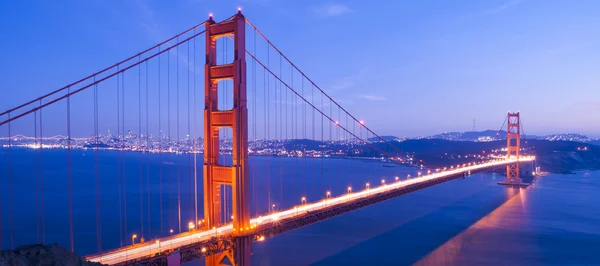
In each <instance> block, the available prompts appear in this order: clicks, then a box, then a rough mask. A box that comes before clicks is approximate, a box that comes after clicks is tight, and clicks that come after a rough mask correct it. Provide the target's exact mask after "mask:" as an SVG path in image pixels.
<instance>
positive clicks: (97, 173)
mask: <svg viewBox="0 0 600 266" xmlns="http://www.w3.org/2000/svg"><path fill="white" fill-rule="evenodd" d="M95 81H96V76H94V82H95ZM98 133H99V132H98V84H96V85H94V170H95V171H94V175H95V181H96V246H97V248H98V252H100V251H102V235H101V232H100V162H99V154H98V144H99V143H98Z"/></svg>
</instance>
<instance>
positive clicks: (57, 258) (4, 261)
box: [0, 244, 103, 266]
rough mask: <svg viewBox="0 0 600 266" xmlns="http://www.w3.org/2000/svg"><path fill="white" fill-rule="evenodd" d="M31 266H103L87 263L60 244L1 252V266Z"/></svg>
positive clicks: (23, 247) (32, 246)
mask: <svg viewBox="0 0 600 266" xmlns="http://www.w3.org/2000/svg"><path fill="white" fill-rule="evenodd" d="M29 265H43V266H46V265H47V266H88V265H89V266H92V265H94V266H100V265H103V264H100V263H96V262H89V261H86V260H84V259H83V258H81V257H79V256H77V254H75V253H73V252H71V251H69V250H67V249H66V248H63V247H61V246H59V245H58V244H50V245H46V246H44V245H39V244H37V245H28V246H21V247H18V248H17V249H15V250H5V251H0V266H29Z"/></svg>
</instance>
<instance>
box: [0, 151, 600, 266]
mask: <svg viewBox="0 0 600 266" xmlns="http://www.w3.org/2000/svg"><path fill="white" fill-rule="evenodd" d="M96 158H97V159H98V167H97V168H96V166H95V162H96ZM223 160H224V161H225V162H227V161H230V160H231V159H230V158H223ZM9 162H12V163H11V164H9ZM67 163H68V153H67V151H66V150H43V151H41V154H40V151H39V150H38V151H35V150H30V149H18V148H13V149H12V151H11V152H10V153H9V152H8V150H7V149H0V177H1V179H0V198H1V200H2V203H1V204H2V205H1V206H2V210H1V213H2V217H1V221H2V243H1V245H2V248H4V249H8V248H11V237H10V231H9V228H10V220H9V189H8V186H9V177H10V176H12V178H13V190H12V192H13V206H14V209H13V224H14V229H15V230H14V231H15V238H14V239H15V243H14V245H15V246H19V245H24V244H31V243H36V242H37V238H38V231H40V234H39V235H40V236H39V237H40V240H45V242H46V243H59V244H61V245H63V246H65V247H69V237H68V236H69V222H68V221H69V220H68V217H69V213H68V211H69V210H68V190H67V188H68V182H67V181H68V179H67V177H68V171H67V167H66V166H67ZM71 163H72V166H73V167H72V176H73V213H74V228H75V248H76V252H77V253H79V254H89V253H94V252H96V251H97V245H96V243H97V241H96V196H97V194H96V181H95V178H96V177H97V176H99V178H100V195H99V201H100V214H101V218H100V220H101V232H102V249H104V250H105V249H110V248H116V247H119V246H120V245H121V242H122V243H123V244H129V243H131V235H132V234H137V235H140V236H141V235H144V236H145V237H146V238H147V239H151V238H155V237H158V236H160V235H163V236H164V235H168V234H169V229H173V230H174V231H175V232H177V231H178V230H179V226H178V220H179V219H178V211H177V201H178V200H177V199H178V197H177V193H178V191H179V194H180V199H181V228H182V230H185V229H186V228H187V223H188V222H189V221H193V220H194V219H195V218H194V216H195V214H194V197H193V184H194V183H193V165H194V164H193V156H191V155H175V154H141V153H134V152H118V151H99V152H98V153H95V152H94V151H93V150H73V151H72V152H71ZM250 164H251V174H250V179H251V181H252V182H251V184H252V185H251V191H252V196H251V197H252V204H251V208H252V214H253V216H254V215H256V214H261V213H265V212H267V211H268V206H272V205H273V204H275V206H276V207H275V209H280V208H282V207H290V206H293V205H294V204H299V203H300V198H301V197H302V196H304V195H305V196H306V197H307V198H308V200H309V201H311V200H316V199H321V198H323V197H324V196H325V193H326V191H331V192H332V194H334V195H339V194H342V193H345V192H346V190H347V187H348V186H351V187H352V188H353V190H357V189H362V188H364V187H365V183H366V182H370V184H371V186H374V185H375V184H381V180H382V179H385V180H386V181H387V182H391V181H393V179H394V177H395V176H399V177H401V178H406V175H407V174H411V175H413V176H414V175H416V172H417V171H419V169H415V168H408V167H391V165H389V164H386V163H380V162H374V161H368V160H345V159H302V158H281V157H251V158H250ZM197 165H198V166H199V167H198V168H197V169H198V171H197V179H198V186H199V187H200V188H201V187H202V167H201V165H202V157H201V156H198V157H197ZM96 169H98V171H96ZM11 170H12V171H11ZM11 172H12V174H10V173H11ZM36 177H37V179H38V180H40V182H39V186H37V190H38V193H37V195H38V199H39V201H38V204H37V207H36ZM42 179H43V182H41V180H42ZM140 179H141V187H142V191H143V193H140ZM178 179H179V186H178ZM502 179H503V176H501V175H498V174H493V173H485V174H477V175H473V176H471V177H468V178H466V179H461V180H456V181H452V182H449V183H445V184H441V185H438V186H435V187H432V188H428V189H425V190H422V191H419V192H415V193H411V194H409V195H405V196H402V197H399V198H396V199H393V200H390V201H387V202H383V203H379V204H376V205H374V206H371V207H368V208H364V209H361V210H358V211H354V212H352V213H349V214H346V215H343V216H339V217H336V218H333V219H330V220H327V221H323V222H321V223H318V224H315V225H312V226H308V227H305V228H301V229H298V230H295V231H292V232H289V233H286V234H283V235H280V236H277V237H274V238H270V239H268V240H267V241H265V242H261V243H256V244H254V245H253V257H252V261H253V265H310V264H312V265H408V264H416V265H547V264H555V265H569V264H577V265H600V172H598V171H596V172H590V171H582V172H578V173H577V174H575V175H555V174H551V175H546V176H542V177H539V178H537V179H536V181H535V183H534V185H532V186H530V187H528V188H526V189H514V188H506V187H503V186H498V185H496V182H498V181H500V180H502ZM123 180H125V182H123ZM119 181H120V182H119ZM123 184H125V185H123ZM123 189H126V191H127V194H126V196H127V198H126V199H125V198H123V197H122V196H121V195H119V193H118V191H119V190H123ZM148 190H149V191H150V194H148V193H147V191H148ZM199 190H200V192H201V190H202V189H199ZM42 191H43V193H42ZM42 194H43V195H44V197H43V199H44V200H43V208H44V214H45V215H44V217H43V219H42V217H41V216H40V217H39V219H36V209H37V210H38V211H37V212H38V213H41V209H42V200H41V197H42ZM198 197H199V201H198V202H199V204H200V205H202V194H201V193H200V194H199V195H198ZM161 198H162V202H161ZM125 200H126V201H127V204H126V205H125V203H124V202H125ZM120 202H121V204H119V203H120ZM140 203H141V204H140ZM148 206H150V208H148ZM161 206H162V207H161ZM125 208H126V209H127V226H126V227H125V219H124V217H122V215H119V213H120V212H119V209H121V212H122V213H123V212H124V211H125ZM201 208H202V206H200V210H199V215H200V216H202V209H201ZM140 217H143V219H140ZM42 220H43V222H44V227H45V230H44V233H42V230H41V229H40V230H38V229H37V228H41V224H42ZM37 221H39V222H37ZM142 223H143V225H142ZM38 224H39V226H38ZM142 226H143V228H144V230H143V231H142ZM119 228H123V229H122V230H119ZM120 231H121V232H120ZM201 264H202V262H197V263H193V264H191V265H201Z"/></svg>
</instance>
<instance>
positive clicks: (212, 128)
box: [203, 12, 251, 266]
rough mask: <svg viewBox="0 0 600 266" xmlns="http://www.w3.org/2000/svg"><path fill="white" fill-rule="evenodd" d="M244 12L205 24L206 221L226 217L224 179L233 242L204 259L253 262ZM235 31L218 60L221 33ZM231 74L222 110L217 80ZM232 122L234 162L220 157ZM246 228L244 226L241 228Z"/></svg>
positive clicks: (215, 222) (215, 262) (208, 223)
mask: <svg viewBox="0 0 600 266" xmlns="http://www.w3.org/2000/svg"><path fill="white" fill-rule="evenodd" d="M245 23H246V22H245V18H244V16H243V15H242V14H241V12H238V14H237V15H235V16H234V17H233V19H231V20H227V21H224V22H221V23H218V24H217V23H215V21H214V20H213V19H212V17H211V18H210V19H209V21H208V24H207V26H206V28H207V29H206V64H205V67H204V77H205V82H204V83H205V89H204V92H205V107H204V167H203V168H204V169H203V170H204V222H205V225H206V226H207V227H208V228H213V227H215V226H219V224H221V223H223V222H226V221H222V220H221V212H222V208H223V206H222V204H221V189H220V188H221V185H227V186H231V188H232V189H231V191H232V193H231V197H232V202H233V204H232V205H233V206H232V214H233V228H235V229H237V230H234V243H233V245H234V248H233V250H232V251H228V252H223V253H221V254H216V255H211V256H207V258H206V265H207V266H215V265H222V264H225V263H226V259H225V258H227V259H228V260H229V261H230V262H231V263H233V265H250V248H251V238H250V237H251V236H250V235H249V233H250V232H249V230H248V228H249V227H250V195H249V192H250V191H249V185H248V108H247V106H246V59H245V58H246V54H245V53H246V47H245V38H246V37H245ZM230 36H231V37H233V42H234V60H233V62H232V63H230V64H224V65H217V39H219V38H222V37H230ZM222 80H233V108H232V109H231V110H219V108H218V90H219V84H218V83H219V81H222ZM220 128H231V129H232V138H233V151H232V153H233V154H232V157H233V164H232V165H230V166H225V165H222V164H220V162H219V129H220ZM243 229H246V230H243Z"/></svg>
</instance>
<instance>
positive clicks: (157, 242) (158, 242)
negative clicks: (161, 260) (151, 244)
mask: <svg viewBox="0 0 600 266" xmlns="http://www.w3.org/2000/svg"><path fill="white" fill-rule="evenodd" d="M156 244H158V253H160V240H156Z"/></svg>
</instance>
